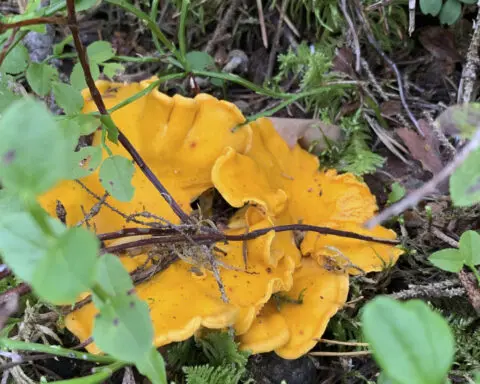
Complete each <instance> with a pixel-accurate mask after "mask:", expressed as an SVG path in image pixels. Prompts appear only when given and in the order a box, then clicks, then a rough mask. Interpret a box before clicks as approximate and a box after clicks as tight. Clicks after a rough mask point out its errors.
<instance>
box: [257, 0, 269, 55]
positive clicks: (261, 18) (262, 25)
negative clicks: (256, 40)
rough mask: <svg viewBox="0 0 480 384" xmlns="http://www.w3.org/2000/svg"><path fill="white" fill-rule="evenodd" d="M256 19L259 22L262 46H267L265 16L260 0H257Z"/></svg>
mask: <svg viewBox="0 0 480 384" xmlns="http://www.w3.org/2000/svg"><path fill="white" fill-rule="evenodd" d="M257 10H258V20H259V22H260V31H261V33H262V41H263V46H264V47H265V48H268V37H267V28H266V27H265V17H264V15H263V5H262V0H257Z"/></svg>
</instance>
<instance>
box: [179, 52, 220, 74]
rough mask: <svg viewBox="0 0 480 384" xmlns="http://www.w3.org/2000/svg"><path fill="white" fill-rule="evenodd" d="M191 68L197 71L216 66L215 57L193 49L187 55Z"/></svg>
mask: <svg viewBox="0 0 480 384" xmlns="http://www.w3.org/2000/svg"><path fill="white" fill-rule="evenodd" d="M185 59H186V60H187V62H188V64H189V66H190V68H191V69H192V70H195V71H203V70H205V69H212V68H215V61H214V60H213V57H212V56H210V55H209V54H208V53H206V52H203V51H191V52H188V53H187V54H186V55H185Z"/></svg>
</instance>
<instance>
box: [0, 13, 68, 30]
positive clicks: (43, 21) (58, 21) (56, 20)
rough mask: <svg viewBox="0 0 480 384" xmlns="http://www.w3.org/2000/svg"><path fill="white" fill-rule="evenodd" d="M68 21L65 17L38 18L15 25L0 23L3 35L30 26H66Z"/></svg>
mask: <svg viewBox="0 0 480 384" xmlns="http://www.w3.org/2000/svg"><path fill="white" fill-rule="evenodd" d="M66 23H67V19H66V18H65V17H55V16H52V17H46V16H45V17H36V18H33V19H25V20H20V21H17V22H15V23H8V24H7V23H0V33H3V32H5V31H7V30H9V29H13V28H21V27H26V26H29V25H40V24H66Z"/></svg>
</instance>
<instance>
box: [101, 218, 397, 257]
mask: <svg viewBox="0 0 480 384" xmlns="http://www.w3.org/2000/svg"><path fill="white" fill-rule="evenodd" d="M122 231H123V234H122V235H123V236H119V237H128V236H138V235H152V237H150V238H148V239H140V240H135V241H131V242H128V243H123V244H118V245H113V246H111V247H105V248H103V249H102V253H116V252H123V251H125V250H127V249H131V248H137V247H144V246H147V245H154V244H156V245H162V244H176V243H183V242H186V241H190V240H193V241H194V242H195V243H196V244H213V243H217V242H225V241H247V240H253V239H256V238H257V237H260V236H263V235H265V234H267V233H268V232H270V231H275V232H286V231H305V232H316V233H319V234H322V235H331V236H339V237H346V238H350V239H356V240H362V241H371V242H374V243H379V244H387V245H398V244H399V241H398V240H389V239H380V238H377V237H371V236H365V235H360V234H358V233H355V232H349V231H342V230H339V229H333V228H327V227H318V226H315V225H308V224H289V225H278V226H274V227H268V228H261V229H257V230H255V231H251V232H247V233H244V234H240V235H228V234H225V233H223V232H220V231H211V232H210V233H198V234H189V235H188V236H189V237H190V239H188V238H187V237H186V235H182V234H179V235H168V236H159V235H160V234H162V232H163V231H165V230H164V229H157V228H125V229H123V230H122ZM117 233H118V232H111V233H105V234H100V235H99V239H102V240H103V239H105V238H107V239H112V238H113V236H114V234H117ZM117 238H118V237H117Z"/></svg>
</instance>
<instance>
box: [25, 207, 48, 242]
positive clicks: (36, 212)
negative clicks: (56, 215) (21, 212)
mask: <svg viewBox="0 0 480 384" xmlns="http://www.w3.org/2000/svg"><path fill="white" fill-rule="evenodd" d="M25 205H26V207H27V209H28V211H29V212H30V214H31V215H32V217H33V219H34V220H35V222H36V223H37V224H38V226H39V227H40V228H41V229H42V232H43V233H44V234H45V235H47V236H48V237H51V238H53V237H55V234H54V232H53V230H52V227H51V226H50V223H49V222H48V215H47V213H46V212H45V211H44V210H43V209H42V207H41V206H40V205H39V204H38V203H37V202H36V201H35V200H33V199H30V198H27V199H26V201H25Z"/></svg>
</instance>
